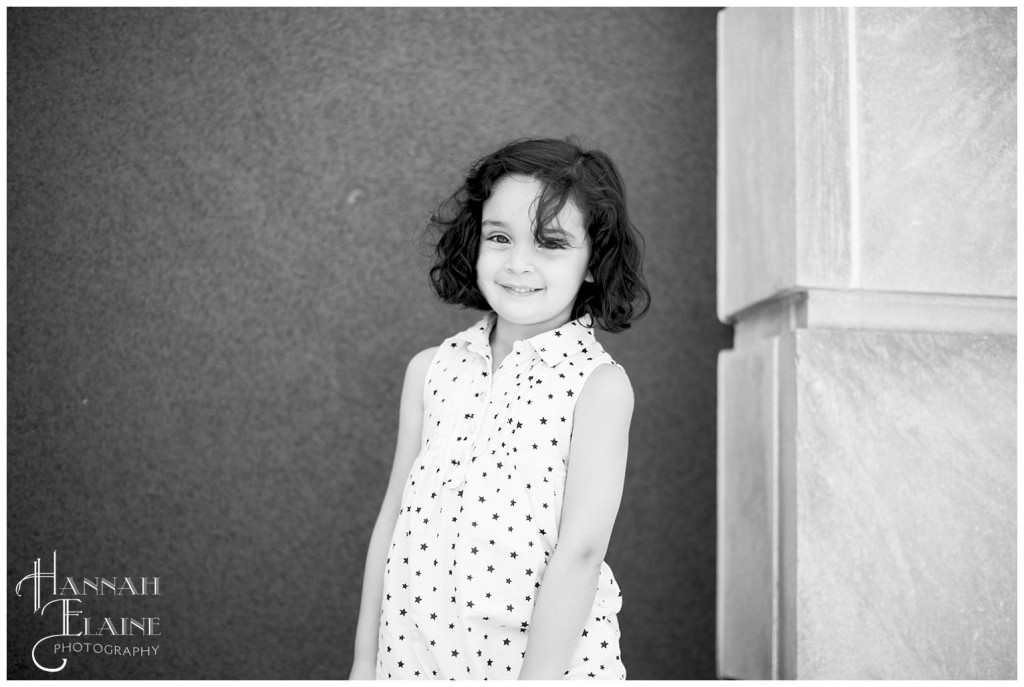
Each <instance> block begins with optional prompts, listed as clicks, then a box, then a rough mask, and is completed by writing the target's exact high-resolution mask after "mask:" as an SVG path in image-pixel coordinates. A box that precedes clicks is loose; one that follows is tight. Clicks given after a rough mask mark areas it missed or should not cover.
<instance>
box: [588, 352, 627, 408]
mask: <svg viewBox="0 0 1024 687" xmlns="http://www.w3.org/2000/svg"><path fill="white" fill-rule="evenodd" d="M581 398H587V399H590V400H592V401H594V402H596V403H598V404H602V405H603V404H618V405H620V406H622V405H626V404H628V405H629V407H632V404H633V385H632V384H630V382H629V375H627V374H626V370H625V369H623V367H622V366H621V365H619V364H618V363H616V362H607V363H602V364H600V365H598V366H597V367H596V368H594V371H593V372H591V373H590V376H589V377H587V381H586V383H585V384H584V385H583V391H582V393H581Z"/></svg>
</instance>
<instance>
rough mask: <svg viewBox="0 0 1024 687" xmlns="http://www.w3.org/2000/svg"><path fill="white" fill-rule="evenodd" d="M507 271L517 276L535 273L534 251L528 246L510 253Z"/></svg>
mask: <svg viewBox="0 0 1024 687" xmlns="http://www.w3.org/2000/svg"><path fill="white" fill-rule="evenodd" d="M505 269H506V270H508V271H509V272H513V273H516V274H522V273H524V272H533V251H531V250H530V248H529V247H528V246H525V247H524V246H516V247H515V248H513V249H512V250H511V251H510V252H509V255H508V262H506V263H505Z"/></svg>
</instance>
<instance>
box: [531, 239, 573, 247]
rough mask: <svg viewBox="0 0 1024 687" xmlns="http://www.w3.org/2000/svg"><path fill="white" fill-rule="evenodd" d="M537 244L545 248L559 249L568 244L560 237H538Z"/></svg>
mask: <svg viewBox="0 0 1024 687" xmlns="http://www.w3.org/2000/svg"><path fill="white" fill-rule="evenodd" d="M537 245H538V246H540V247H541V248H543V249H545V250H560V249H562V248H565V247H566V246H568V245H569V244H568V243H567V242H565V241H562V240H560V239H543V238H542V239H538V240H537Z"/></svg>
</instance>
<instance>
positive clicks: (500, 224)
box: [480, 219, 508, 229]
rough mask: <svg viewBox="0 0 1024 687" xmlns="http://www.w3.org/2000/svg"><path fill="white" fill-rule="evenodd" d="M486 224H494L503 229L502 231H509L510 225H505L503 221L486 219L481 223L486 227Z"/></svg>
mask: <svg viewBox="0 0 1024 687" xmlns="http://www.w3.org/2000/svg"><path fill="white" fill-rule="evenodd" d="M485 224H493V225H494V226H496V227H501V228H502V229H508V225H507V224H505V223H504V222H502V221H501V220H497V219H485V220H484V221H483V222H481V223H480V226H484V225H485Z"/></svg>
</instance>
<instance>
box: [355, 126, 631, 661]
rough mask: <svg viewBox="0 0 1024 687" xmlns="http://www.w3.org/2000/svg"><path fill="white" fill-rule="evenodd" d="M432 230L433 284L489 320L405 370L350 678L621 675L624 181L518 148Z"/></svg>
mask: <svg viewBox="0 0 1024 687" xmlns="http://www.w3.org/2000/svg"><path fill="white" fill-rule="evenodd" d="M432 223H433V225H434V226H435V227H436V228H439V229H440V230H441V232H442V233H441V236H440V239H439V242H438V244H437V262H436V264H435V265H434V267H433V268H432V269H431V271H430V276H431V282H432V284H433V287H434V289H435V290H436V292H437V293H438V295H439V296H440V297H441V298H442V299H444V300H445V301H446V302H449V303H457V304H461V305H464V306H467V307H470V308H475V309H479V310H483V311H486V312H488V314H487V316H486V317H484V319H483V320H481V321H480V322H479V323H477V324H476V325H474V326H473V327H470V328H469V329H467V330H465V331H463V332H461V333H459V334H456V335H455V336H453V337H451V338H449V339H447V340H445V341H444V342H443V343H442V344H441V345H440V346H439V347H435V348H430V349H427V350H425V351H423V352H421V353H419V354H418V355H416V356H415V357H413V359H412V361H411V362H410V363H409V366H408V369H407V370H406V374H405V384H404V387H403V390H402V401H401V410H400V416H399V426H398V443H397V448H396V450H395V459H394V467H393V469H392V472H391V479H390V482H389V484H388V488H387V492H386V494H385V496H384V503H383V506H382V508H381V511H380V515H379V516H378V518H377V524H376V526H375V527H374V530H373V535H372V537H371V540H370V546H369V551H368V553H367V560H366V569H365V574H364V582H363V595H362V604H361V607H360V612H359V622H358V626H357V629H356V643H355V654H354V662H353V666H352V672H351V675H350V679H373V678H374V677H376V678H378V679H388V678H395V679H417V678H418V679H445V680H447V679H517V678H518V679H531V678H544V679H551V678H556V679H558V678H571V679H575V678H579V679H587V678H605V679H608V678H613V679H615V678H617V679H624V678H625V668H624V667H623V664H622V660H621V658H620V655H619V627H618V620H617V616H616V614H617V612H618V611H619V609H620V607H621V595H620V592H619V588H618V585H617V584H616V582H615V578H614V577H613V576H612V572H611V570H610V569H609V568H608V566H607V564H605V563H604V560H603V559H604V555H605V551H606V549H607V547H608V540H609V537H610V535H611V531H612V525H613V524H614V521H615V515H616V513H617V511H618V507H619V500H620V497H621V494H622V484H623V476H624V473H625V467H626V452H627V442H628V434H629V424H630V419H631V417H632V412H633V392H632V388H631V387H630V384H629V380H628V378H627V377H626V373H625V372H624V371H623V369H622V368H621V367H620V366H618V365H617V364H616V363H615V362H614V361H613V360H612V358H611V357H610V356H609V355H608V354H607V353H606V352H605V351H604V349H603V348H602V347H601V344H599V343H598V342H597V341H596V339H595V338H594V332H593V329H592V327H593V324H594V323H596V324H597V325H599V326H600V327H601V328H603V329H605V330H607V331H612V332H616V331H621V330H623V329H625V328H627V327H628V326H629V324H630V321H631V320H633V319H635V318H636V317H639V316H640V315H642V314H643V313H644V312H645V311H646V309H647V306H648V304H649V294H648V291H647V287H646V286H645V284H644V281H643V278H642V276H641V252H640V247H639V239H638V236H637V234H636V232H635V230H634V229H633V227H632V226H631V224H630V222H629V218H628V216H627V214H626V204H625V192H624V188H623V184H622V180H621V179H620V177H619V174H618V171H617V170H616V168H615V165H614V164H613V163H612V161H611V160H610V159H609V158H608V156H607V155H605V154H604V153H601V152H600V151H589V152H588V151H584V150H582V149H580V148H579V147H578V146H577V145H576V144H575V143H574V142H572V141H571V140H570V141H559V140H534V141H519V142H515V143H512V144H510V145H507V146H505V147H503V148H502V149H501V150H498V151H497V152H495V153H493V154H492V155H489V156H487V157H485V158H483V159H482V160H480V161H479V162H478V163H477V164H476V165H475V166H474V167H473V169H472V171H471V172H470V174H469V176H468V177H467V179H466V181H465V184H464V185H463V186H462V187H461V188H460V189H459V190H458V191H457V192H456V193H455V194H454V195H453V196H452V197H451V198H450V199H449V200H448V201H447V202H446V203H445V204H443V205H442V206H441V208H440V209H439V210H438V212H437V213H435V215H434V216H433V217H432Z"/></svg>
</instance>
